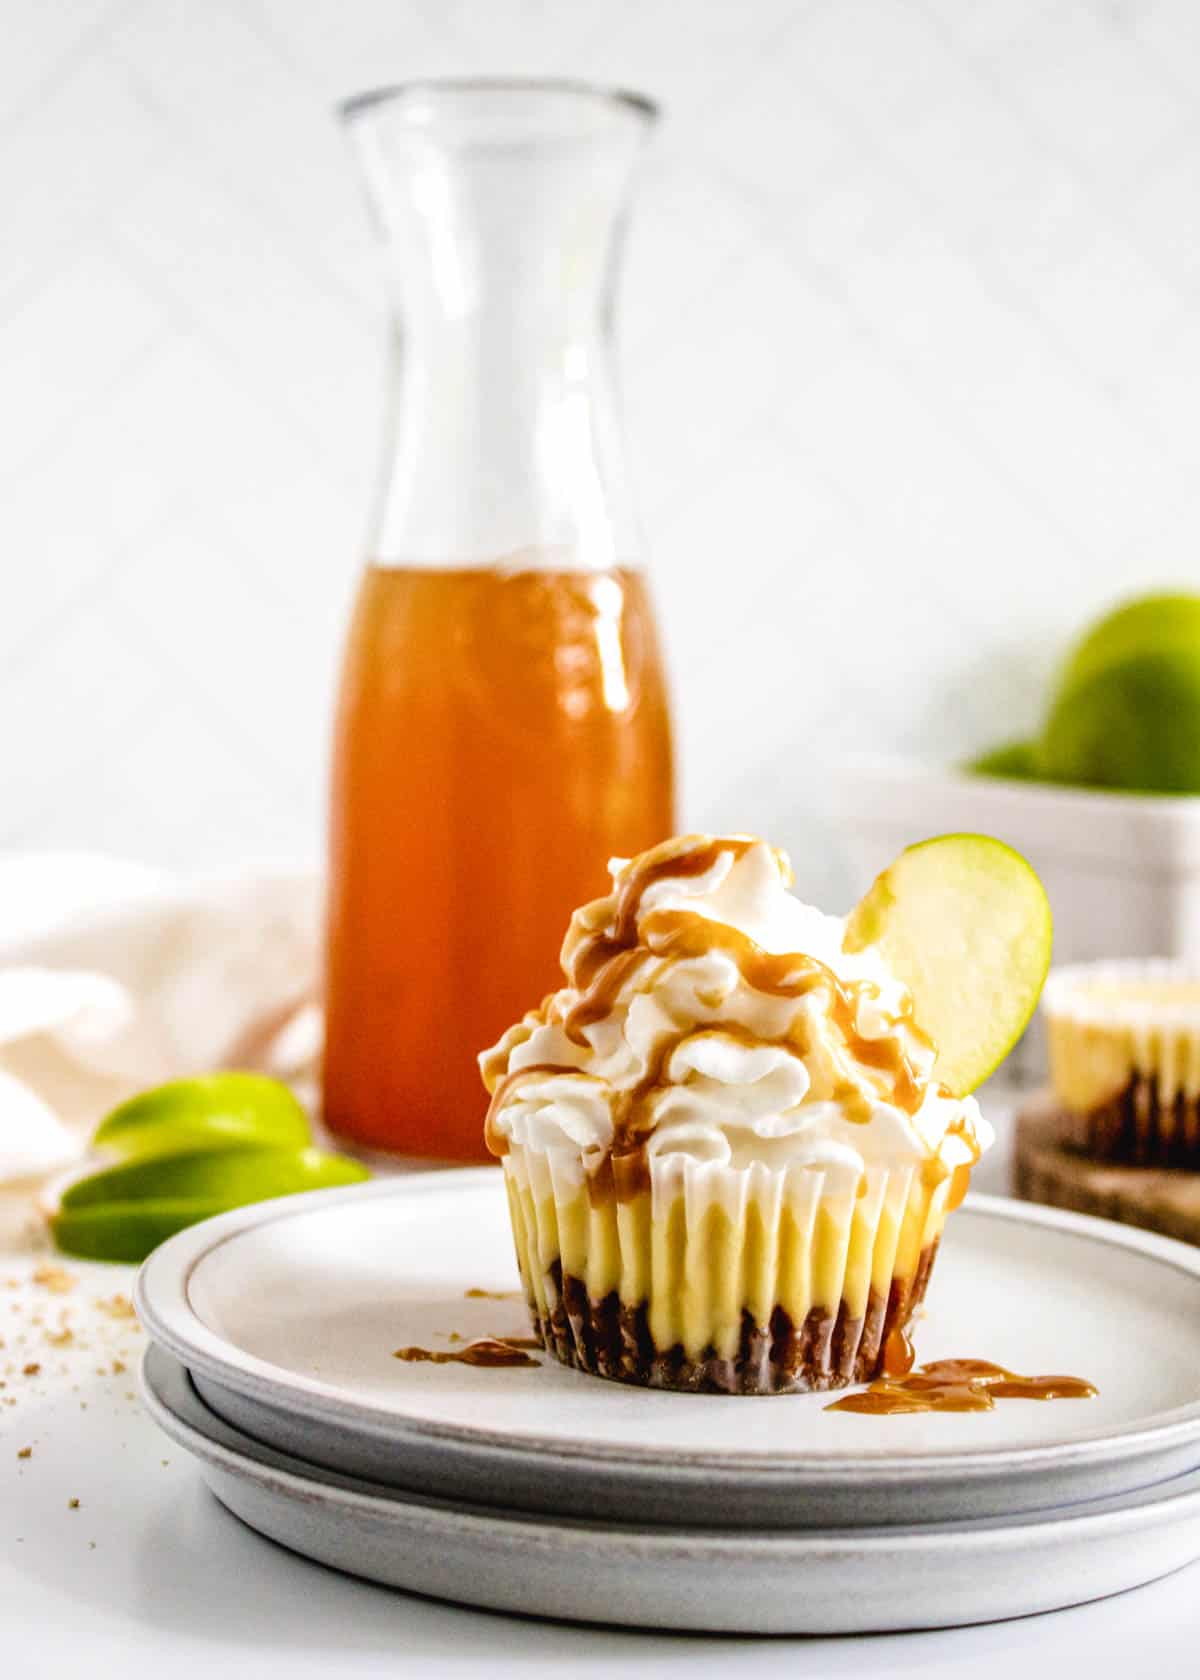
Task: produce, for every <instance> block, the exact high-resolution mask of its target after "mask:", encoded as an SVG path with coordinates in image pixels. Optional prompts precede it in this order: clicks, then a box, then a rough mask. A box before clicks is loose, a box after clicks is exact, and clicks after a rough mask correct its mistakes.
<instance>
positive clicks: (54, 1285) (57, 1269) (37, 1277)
mask: <svg viewBox="0 0 1200 1680" xmlns="http://www.w3.org/2000/svg"><path fill="white" fill-rule="evenodd" d="M33 1281H34V1283H36V1284H37V1285H38V1286H39V1288H41V1289H48V1290H49V1291H50V1293H51V1294H52V1295H68V1294H70V1292H71V1290H72V1289H74V1287H75V1285H76V1284H77V1283H78V1282H79V1279H78V1278H77V1277H73V1276H72V1274H71V1273H70V1272H68V1271H66V1270H65V1269H64V1268H63V1267H62V1266H55V1265H52V1264H51V1263H50V1262H48V1261H47V1262H46V1263H45V1264H44V1265H41V1266H39V1267H38V1268H37V1269H36V1271H35V1272H34V1274H33Z"/></svg>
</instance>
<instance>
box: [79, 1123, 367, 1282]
mask: <svg viewBox="0 0 1200 1680" xmlns="http://www.w3.org/2000/svg"><path fill="white" fill-rule="evenodd" d="M369 1176H370V1174H369V1173H368V1171H367V1169H366V1167H364V1166H362V1165H361V1163H359V1162H358V1161H354V1160H351V1159H350V1157H349V1156H346V1155H332V1154H326V1153H325V1152H324V1151H322V1150H320V1149H254V1148H245V1147H242V1148H238V1147H234V1148H231V1149H205V1150H192V1151H190V1152H188V1153H186V1154H180V1155H156V1156H153V1157H148V1158H145V1159H142V1160H137V1161H127V1162H124V1163H122V1165H120V1166H117V1167H106V1168H105V1169H104V1170H103V1171H101V1172H95V1173H91V1174H90V1175H89V1176H88V1177H87V1178H81V1179H78V1180H77V1181H76V1182H75V1183H74V1184H72V1185H70V1186H68V1188H67V1189H66V1190H64V1192H63V1195H62V1198H61V1201H60V1204H59V1208H58V1211H57V1212H56V1213H55V1214H54V1215H53V1216H52V1217H51V1220H50V1229H51V1233H52V1234H53V1237H54V1240H55V1243H56V1244H57V1245H58V1247H59V1248H61V1249H63V1250H64V1251H65V1252H66V1253H68V1254H75V1255H78V1256H80V1257H81V1258H86V1259H92V1260H144V1259H145V1257H146V1255H147V1254H149V1253H150V1250H151V1249H152V1248H156V1247H157V1246H158V1244H159V1243H160V1242H163V1241H164V1240H165V1239H166V1238H167V1237H169V1236H173V1235H174V1233H175V1232H176V1231H182V1230H183V1229H184V1228H185V1226H188V1225H194V1224H196V1222H197V1221H198V1220H201V1219H208V1218H209V1217H210V1216H211V1215H213V1214H216V1213H224V1212H226V1211H227V1210H228V1209H229V1208H235V1207H243V1206H244V1205H245V1204H246V1203H248V1202H265V1201H268V1200H269V1199H270V1198H272V1197H274V1196H291V1195H295V1194H297V1193H298V1192H300V1191H303V1190H328V1189H332V1188H334V1187H335V1186H338V1185H343V1184H357V1183H359V1182H360V1181H361V1180H362V1179H364V1178H368V1177H369Z"/></svg>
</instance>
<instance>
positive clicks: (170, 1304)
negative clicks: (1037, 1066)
mask: <svg viewBox="0 0 1200 1680" xmlns="http://www.w3.org/2000/svg"><path fill="white" fill-rule="evenodd" d="M499 1179H500V1169H499V1168H497V1167H487V1166H484V1167H456V1168H450V1169H448V1170H441V1171H434V1172H421V1173H413V1174H412V1175H401V1176H397V1177H394V1178H385V1179H376V1180H373V1181H371V1182H370V1183H367V1184H356V1185H351V1186H348V1187H346V1188H344V1189H337V1190H315V1191H308V1192H305V1193H303V1194H300V1195H294V1196H282V1197H277V1198H274V1199H272V1200H270V1201H266V1202H256V1203H252V1204H250V1205H248V1206H246V1207H240V1208H234V1209H232V1210H230V1211H229V1212H228V1213H223V1214H218V1215H216V1216H215V1217H213V1218H211V1219H206V1220H203V1221H201V1222H200V1223H199V1224H197V1225H193V1226H190V1227H188V1229H186V1230H184V1231H180V1232H178V1233H177V1234H176V1235H175V1236H173V1237H169V1238H168V1239H167V1241H166V1242H164V1243H162V1244H161V1245H160V1246H159V1247H158V1248H157V1249H155V1250H154V1252H153V1253H152V1254H151V1255H150V1256H149V1257H148V1259H146V1260H145V1261H144V1262H143V1263H142V1266H141V1268H140V1269H139V1271H138V1274H137V1277H136V1279H135V1281H134V1286H133V1302H134V1306H135V1309H136V1311H137V1314H138V1317H139V1319H140V1320H141V1322H142V1324H143V1326H144V1328H145V1330H146V1332H147V1334H148V1335H149V1336H150V1337H151V1339H152V1340H153V1341H156V1342H158V1343H159V1344H160V1345H161V1346H162V1347H164V1348H165V1349H166V1350H167V1351H168V1352H169V1353H171V1354H172V1355H174V1357H175V1358H177V1359H178V1360H179V1361H180V1362H181V1363H182V1364H183V1365H184V1366H185V1367H187V1368H188V1369H189V1370H195V1371H196V1372H198V1373H199V1374H200V1375H201V1376H202V1377H206V1378H207V1379H208V1380H210V1381H212V1382H214V1383H216V1384H218V1385H223V1386H224V1387H226V1388H228V1389H232V1390H233V1391H234V1392H236V1393H239V1394H242V1395H244V1396H247V1397H249V1398H251V1399H253V1400H255V1401H258V1402H261V1403H263V1404H266V1405H270V1406H274V1407H276V1408H277V1409H279V1410H281V1411H284V1412H287V1413H290V1414H291V1415H292V1416H298V1417H302V1418H314V1419H317V1420H319V1421H320V1422H322V1423H325V1424H332V1425H334V1426H338V1427H346V1426H347V1425H350V1426H352V1427H354V1428H355V1429H356V1430H357V1431H359V1432H361V1431H363V1430H365V1431H366V1432H367V1433H369V1434H370V1435H372V1436H373V1437H375V1438H377V1439H385V1440H388V1441H391V1442H394V1443H395V1444H397V1445H401V1444H404V1443H406V1442H408V1443H412V1444H414V1445H421V1446H427V1445H429V1444H431V1443H441V1444H443V1445H449V1446H453V1447H457V1448H459V1449H464V1450H474V1451H476V1452H484V1453H488V1454H491V1455H493V1456H496V1457H500V1456H504V1457H507V1458H509V1459H511V1458H513V1457H517V1458H529V1457H536V1458H537V1459H538V1460H539V1462H540V1463H542V1464H546V1463H547V1462H549V1461H551V1460H554V1459H558V1460H559V1461H561V1462H563V1463H564V1464H569V1465H571V1466H573V1467H574V1466H578V1465H580V1464H587V1463H592V1464H596V1465H602V1466H604V1467H605V1468H606V1469H612V1468H614V1467H619V1468H620V1469H621V1470H622V1471H623V1472H625V1473H627V1474H634V1475H636V1474H638V1473H639V1472H641V1473H649V1474H661V1472H662V1469H663V1459H662V1454H661V1452H659V1451H658V1450H657V1449H656V1448H654V1447H641V1446H639V1445H638V1444H637V1443H636V1442H634V1443H630V1442H605V1441H592V1440H588V1439H587V1438H586V1437H581V1436H574V1437H572V1436H545V1435H536V1434H522V1435H515V1434H507V1433H504V1432H502V1431H498V1430H491V1429H488V1428H486V1427H477V1426H470V1425H466V1424H459V1423H444V1422H439V1421H437V1420H435V1419H432V1418H425V1417H414V1416H406V1415H405V1414H403V1413H398V1412H394V1411H391V1410H388V1409H387V1408H385V1407H382V1406H378V1405H373V1404H372V1403H370V1402H368V1401H363V1400H355V1399H348V1398H347V1397H346V1396H345V1394H344V1392H343V1391H340V1390H339V1389H338V1388H336V1387H335V1385H333V1384H330V1383H326V1382H323V1381H321V1380H320V1379H317V1378H311V1377H306V1376H302V1375H300V1374H299V1373H295V1372H289V1371H288V1370H287V1369H286V1368H285V1367H283V1366H279V1365H275V1364H273V1363H272V1362H271V1361H269V1360H265V1359H262V1358H260V1357H259V1356H258V1355H256V1354H251V1353H247V1352H245V1351H244V1350H243V1349H241V1348H239V1347H238V1346H237V1345H236V1343H234V1342H231V1341H229V1340H228V1339H227V1338H225V1337H223V1336H221V1335H220V1334H219V1333H218V1332H217V1331H215V1330H213V1329H212V1328H211V1327H210V1326H209V1325H207V1324H206V1323H205V1322H204V1320H203V1319H202V1318H201V1317H200V1315H199V1313H198V1312H197V1311H196V1309H195V1308H194V1307H193V1305H192V1303H191V1300H190V1297H189V1285H190V1281H191V1276H192V1273H193V1272H194V1271H195V1270H196V1268H197V1267H198V1266H199V1265H200V1264H201V1263H202V1261H203V1260H204V1259H205V1258H206V1257H207V1256H208V1255H209V1254H210V1253H212V1252H213V1251H214V1250H215V1249H217V1248H219V1247H221V1246H223V1245H224V1244H225V1243H228V1242H230V1241H232V1240H234V1239H235V1238H237V1237H241V1236H243V1235H245V1234H246V1233H247V1232H249V1231H251V1230H254V1229H256V1228H259V1227H262V1226H266V1225H273V1224H277V1223H279V1222H281V1221H283V1220H286V1219H291V1218H299V1217H302V1216H304V1215H305V1214H307V1213H310V1212H312V1211H313V1210H314V1209H316V1208H323V1209H333V1208H335V1207H341V1206H344V1205H346V1204H347V1203H350V1204H353V1203H354V1202H357V1201H364V1200H372V1201H373V1200H381V1201H382V1200H388V1199H390V1198H392V1197H396V1198H401V1199H403V1198H406V1197H409V1196H415V1195H423V1194H429V1193H436V1192H440V1191H444V1190H445V1189H447V1188H449V1187H450V1186H451V1185H453V1186H454V1187H456V1188H459V1189H463V1190H468V1189H472V1188H476V1187H479V1186H481V1185H482V1184H484V1183H485V1182H487V1183H496V1184H497V1186H498V1187H499V1182H498V1181H499ZM963 1207H964V1211H969V1212H971V1213H974V1214H976V1215H979V1216H982V1217H984V1218H994V1219H1001V1220H1004V1221H1007V1222H1010V1223H1013V1224H1030V1225H1035V1226H1042V1227H1049V1228H1051V1229H1054V1230H1058V1231H1060V1232H1063V1233H1065V1234H1067V1235H1073V1236H1077V1237H1080V1238H1083V1239H1087V1240H1090V1241H1094V1242H1100V1243H1102V1244H1104V1245H1106V1246H1109V1247H1115V1248H1123V1249H1127V1250H1133V1251H1134V1252H1136V1253H1139V1254H1142V1255H1145V1256H1147V1257H1149V1258H1150V1259H1153V1260H1156V1261H1158V1262H1159V1263H1160V1264H1165V1265H1168V1266H1170V1267H1171V1268H1172V1269H1174V1270H1176V1271H1180V1272H1183V1273H1184V1274H1185V1275H1187V1276H1189V1277H1190V1278H1192V1279H1193V1280H1194V1281H1195V1282H1196V1284H1197V1287H1198V1289H1200V1249H1193V1248H1191V1247H1190V1246H1189V1245H1188V1244H1186V1243H1182V1242H1178V1241H1177V1240H1176V1239H1174V1238H1172V1237H1163V1236H1159V1235H1158V1234H1157V1233H1155V1232H1150V1231H1143V1230H1140V1229H1138V1228H1136V1227H1133V1226H1127V1225H1119V1224H1117V1223H1116V1222H1115V1221H1113V1220H1106V1219H1098V1218H1095V1217H1093V1216H1092V1215H1090V1214H1080V1213H1074V1212H1069V1211H1067V1210H1065V1209H1060V1208H1052V1207H1043V1206H1041V1205H1038V1204H1035V1203H1032V1202H1022V1201H1019V1200H1017V1199H1016V1198H1015V1197H1008V1196H995V1195H985V1194H982V1193H978V1192H973V1193H972V1194H971V1195H969V1196H968V1197H967V1199H966V1201H965V1202H964V1204H963ZM597 1380H599V1379H597ZM1152 1416H1156V1417H1157V1418H1158V1421H1157V1422H1151V1423H1142V1424H1137V1423H1134V1424H1131V1425H1129V1426H1128V1427H1125V1428H1121V1429H1116V1430H1113V1429H1111V1428H1109V1429H1105V1428H1103V1427H1102V1428H1100V1429H1098V1430H1093V1431H1089V1432H1088V1433H1087V1434H1084V1435H1080V1436H1077V1437H1075V1438H1074V1439H1072V1440H1070V1441H1059V1442H1049V1443H1044V1444H1041V1445H1031V1446H1016V1447H1003V1446H996V1447H987V1446H981V1447H972V1448H967V1449H961V1450H957V1451H954V1452H924V1453H909V1454H905V1455H903V1456H899V1455H897V1454H896V1453H895V1452H894V1450H893V1449H890V1448H883V1449H876V1450H873V1451H871V1450H868V1451H860V1452H854V1453H844V1452H843V1453H838V1454H830V1455H828V1456H826V1457H822V1458H821V1459H820V1460H814V1459H813V1458H812V1457H811V1456H806V1455H805V1454H803V1453H800V1452H797V1453H795V1454H792V1455H789V1454H784V1453H779V1452H775V1453H772V1454H770V1455H768V1454H764V1453H738V1452H736V1451H716V1450H712V1449H709V1448H689V1449H687V1450H677V1451H675V1452H674V1453H673V1454H672V1457H671V1461H670V1472H671V1476H672V1479H675V1478H677V1477H679V1476H682V1475H691V1476H704V1477H712V1476H714V1475H716V1476H723V1475H736V1476H737V1477H739V1478H742V1477H745V1476H747V1475H754V1476H758V1477H761V1478H763V1479H765V1480H770V1481H773V1482H777V1483H780V1484H783V1483H786V1482H790V1481H798V1482H802V1483H803V1484H804V1485H806V1486H812V1485H813V1484H814V1483H839V1484H844V1483H846V1482H848V1481H850V1482H853V1481H854V1480H855V1479H856V1478H857V1477H859V1476H862V1475H864V1474H866V1475H868V1476H870V1477H871V1478H872V1479H875V1480H887V1481H889V1482H893V1483H905V1482H909V1481H924V1480H927V1479H928V1477H929V1476H930V1475H936V1476H937V1477H938V1478H939V1479H944V1478H951V1477H953V1478H960V1477H969V1478H982V1479H988V1478H991V1477H993V1476H1001V1475H1004V1474H1005V1473H1006V1472H1020V1473H1022V1474H1028V1473H1030V1472H1036V1471H1037V1470H1039V1469H1050V1468H1058V1467H1060V1466H1064V1465H1070V1466H1072V1467H1074V1466H1078V1465H1081V1464H1086V1463H1089V1462H1094V1461H1095V1460H1103V1459H1113V1460H1115V1461H1124V1460H1126V1459H1136V1458H1138V1457H1139V1456H1141V1455H1143V1454H1150V1453H1154V1452H1158V1451H1165V1450H1168V1449H1169V1448H1171V1447H1173V1446H1181V1445H1186V1444H1187V1443H1188V1442H1189V1441H1193V1440H1194V1441H1196V1442H1198V1443H1200V1394H1198V1395H1197V1398H1196V1399H1195V1400H1193V1401H1190V1402H1188V1403H1186V1404H1185V1405H1183V1406H1181V1407H1176V1408H1173V1409H1172V1410H1171V1411H1167V1412H1162V1413H1158V1414H1152Z"/></svg>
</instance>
